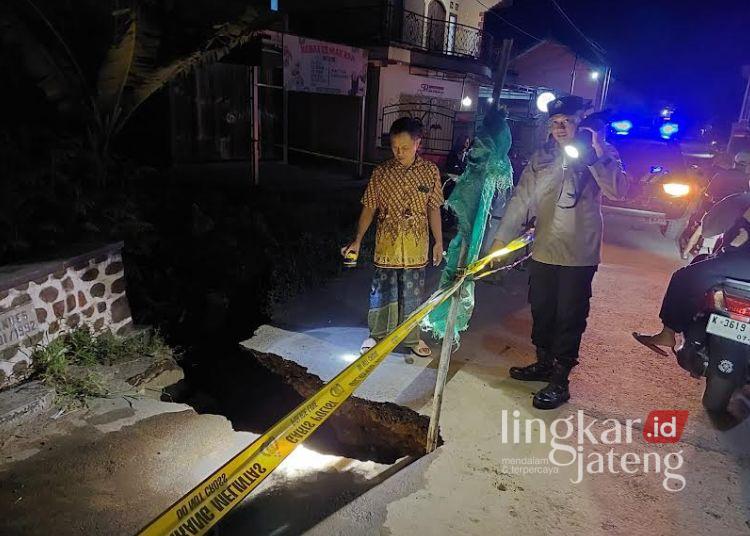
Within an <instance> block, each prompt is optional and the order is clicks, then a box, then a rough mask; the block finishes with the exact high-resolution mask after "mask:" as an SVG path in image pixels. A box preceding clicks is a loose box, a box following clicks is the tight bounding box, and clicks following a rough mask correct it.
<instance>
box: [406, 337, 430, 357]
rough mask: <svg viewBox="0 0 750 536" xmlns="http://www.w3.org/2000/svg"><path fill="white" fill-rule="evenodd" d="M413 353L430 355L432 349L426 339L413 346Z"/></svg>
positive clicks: (423, 355) (418, 355)
mask: <svg viewBox="0 0 750 536" xmlns="http://www.w3.org/2000/svg"><path fill="white" fill-rule="evenodd" d="M411 353H412V354H414V355H415V356H417V357H430V356H431V355H432V349H431V348H430V347H429V346H427V344H426V343H425V342H424V341H419V343H417V345H416V346H414V347H412V348H411Z"/></svg>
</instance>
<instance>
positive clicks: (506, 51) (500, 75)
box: [492, 39, 513, 108]
mask: <svg viewBox="0 0 750 536" xmlns="http://www.w3.org/2000/svg"><path fill="white" fill-rule="evenodd" d="M512 49H513V39H503V46H502V47H501V48H500V54H499V55H498V58H497V63H496V64H495V71H494V72H493V73H492V83H493V86H494V87H493V88H492V105H493V106H494V107H495V108H497V107H498V106H499V105H500V93H501V92H502V90H503V86H504V85H505V76H506V74H507V72H508V64H510V53H511V51H512Z"/></svg>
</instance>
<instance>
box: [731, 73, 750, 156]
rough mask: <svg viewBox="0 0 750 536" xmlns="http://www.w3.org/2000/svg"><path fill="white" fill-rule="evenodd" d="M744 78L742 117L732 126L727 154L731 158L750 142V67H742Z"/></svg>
mask: <svg viewBox="0 0 750 536" xmlns="http://www.w3.org/2000/svg"><path fill="white" fill-rule="evenodd" d="M742 76H744V77H745V78H747V85H746V86H745V96H744V97H743V98H742V105H741V106H740V115H739V117H738V118H737V122H736V123H733V124H732V134H731V136H729V144H728V145H727V152H728V153H729V154H730V155H731V156H733V155H734V154H736V153H737V152H738V151H740V150H743V149H744V148H745V146H746V144H748V140H750V65H744V66H743V67H742Z"/></svg>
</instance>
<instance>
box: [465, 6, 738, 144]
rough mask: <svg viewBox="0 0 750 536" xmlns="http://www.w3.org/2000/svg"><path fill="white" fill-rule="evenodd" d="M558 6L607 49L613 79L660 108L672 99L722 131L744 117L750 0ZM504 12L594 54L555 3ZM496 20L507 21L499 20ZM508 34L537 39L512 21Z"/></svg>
mask: <svg viewBox="0 0 750 536" xmlns="http://www.w3.org/2000/svg"><path fill="white" fill-rule="evenodd" d="M472 1H474V0H472ZM558 3H559V5H560V6H561V7H562V8H563V9H564V10H565V12H566V13H567V14H568V15H569V16H570V17H571V18H572V19H573V21H574V22H575V23H576V24H577V26H578V27H579V28H580V29H581V30H582V31H583V32H584V33H585V34H586V35H587V36H588V37H589V38H591V39H592V40H594V41H595V42H597V43H598V44H599V45H601V46H602V47H603V48H604V49H605V50H606V52H607V56H608V58H609V61H610V64H611V66H612V69H613V72H612V74H613V77H615V78H617V79H618V80H621V81H622V82H624V83H625V84H627V85H628V86H629V87H630V88H632V89H633V90H635V91H637V92H638V93H640V94H642V95H643V96H644V97H646V98H647V99H648V100H650V101H653V102H654V106H655V107H657V106H658V101H659V100H667V101H672V102H674V103H675V104H676V106H677V107H678V112H679V113H680V115H681V116H682V117H684V118H685V119H689V120H691V121H690V122H693V121H696V122H697V121H703V120H708V121H712V122H714V124H715V125H716V126H717V127H718V128H720V129H721V130H728V127H729V124H730V123H731V121H734V120H736V118H737V115H738V114H739V108H740V105H741V99H742V95H743V91H744V88H745V82H744V80H743V79H742V76H741V73H740V69H741V66H742V65H743V64H750V0H714V1H696V0H687V1H681V0H627V1H626V0H558ZM499 13H500V14H501V15H502V16H503V17H505V18H506V19H507V20H509V21H511V22H513V23H515V24H516V25H518V26H519V27H521V28H523V29H525V30H526V31H528V32H529V33H532V34H534V35H536V36H538V37H542V38H544V37H548V36H555V37H557V38H558V40H560V41H563V42H565V43H566V44H572V45H573V46H574V47H575V48H577V49H579V51H580V52H581V53H584V54H585V53H586V52H587V50H586V49H587V48H588V47H587V45H586V44H585V42H584V40H583V39H582V38H581V37H580V36H579V35H578V34H577V33H576V32H575V30H573V29H572V27H571V26H570V25H569V24H568V23H567V22H565V21H564V20H563V18H562V17H561V15H560V14H559V13H558V12H557V11H556V10H555V8H554V6H553V3H552V2H551V0H515V5H514V6H512V7H511V8H507V9H505V10H501V11H499ZM493 18H494V17H488V19H493ZM490 24H492V25H494V26H495V28H499V27H502V26H503V24H502V22H500V21H498V20H497V19H495V20H494V22H492V23H490ZM497 25H499V26H497ZM490 28H491V27H490ZM503 33H507V35H510V36H512V37H514V38H515V39H516V41H517V43H518V46H523V45H525V44H532V43H533V40H531V39H530V38H528V37H527V36H524V35H522V34H519V33H518V32H516V31H515V30H509V29H508V28H507V26H506V27H505V28H504V29H503Z"/></svg>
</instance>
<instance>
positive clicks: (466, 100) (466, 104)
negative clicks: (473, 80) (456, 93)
mask: <svg viewBox="0 0 750 536" xmlns="http://www.w3.org/2000/svg"><path fill="white" fill-rule="evenodd" d="M461 106H463V107H464V108H468V107H469V106H471V97H469V96H468V95H466V96H465V97H464V98H463V99H461Z"/></svg>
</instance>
